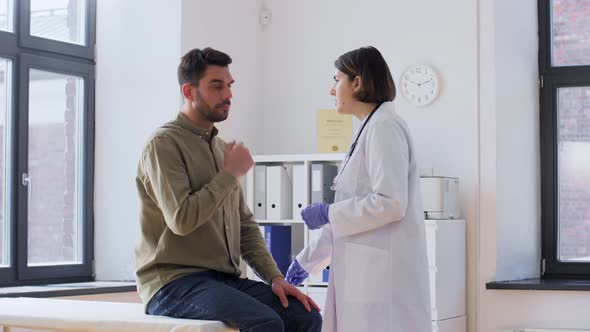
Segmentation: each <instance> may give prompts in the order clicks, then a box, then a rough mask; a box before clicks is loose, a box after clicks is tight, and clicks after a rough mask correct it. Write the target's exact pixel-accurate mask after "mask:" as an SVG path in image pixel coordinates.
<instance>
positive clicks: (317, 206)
mask: <svg viewBox="0 0 590 332" xmlns="http://www.w3.org/2000/svg"><path fill="white" fill-rule="evenodd" d="M329 209H330V204H326V203H313V204H311V205H310V206H308V207H306V208H305V209H303V211H301V218H303V221H304V222H305V224H306V225H307V227H308V228H309V229H318V228H321V227H322V226H324V225H325V224H327V223H329V222H330V220H329V219H328V210H329Z"/></svg>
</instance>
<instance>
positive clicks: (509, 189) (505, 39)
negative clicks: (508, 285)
mask: <svg viewBox="0 0 590 332" xmlns="http://www.w3.org/2000/svg"><path fill="white" fill-rule="evenodd" d="M494 3H495V5H496V6H495V13H496V14H495V16H496V24H495V43H494V45H495V62H496V65H495V68H496V79H495V84H496V88H495V100H496V105H495V107H496V126H497V127H496V142H497V145H496V153H497V158H498V160H497V188H496V190H497V197H498V199H497V204H498V206H497V211H498V214H497V236H498V238H497V245H498V247H497V254H498V258H497V270H496V280H515V279H523V278H534V277H538V276H539V266H540V265H539V262H540V257H541V250H540V249H541V242H540V238H541V227H540V226H541V212H540V201H541V186H540V179H541V174H540V147H539V140H540V138H539V137H540V134H539V85H538V77H539V71H538V54H537V49H538V45H539V44H538V38H537V10H536V9H537V2H536V1H534V0H525V1H517V2H514V1H510V0H496V1H494ZM502 22H510V24H502Z"/></svg>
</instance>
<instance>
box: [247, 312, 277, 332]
mask: <svg viewBox="0 0 590 332" xmlns="http://www.w3.org/2000/svg"><path fill="white" fill-rule="evenodd" d="M248 325H250V324H248ZM241 330H242V331H248V332H258V331H260V332H267V331H273V332H274V331H277V332H282V331H284V330H285V327H284V323H283V320H282V319H281V317H280V316H279V315H278V314H277V313H276V312H274V311H271V310H269V311H268V312H265V313H263V314H259V315H257V317H256V319H254V320H253V324H251V325H250V326H244V328H243V329H241Z"/></svg>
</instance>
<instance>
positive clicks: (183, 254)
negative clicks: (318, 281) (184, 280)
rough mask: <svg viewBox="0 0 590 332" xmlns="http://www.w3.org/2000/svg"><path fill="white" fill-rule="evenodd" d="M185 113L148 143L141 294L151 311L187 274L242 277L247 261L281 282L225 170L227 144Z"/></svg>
mask: <svg viewBox="0 0 590 332" xmlns="http://www.w3.org/2000/svg"><path fill="white" fill-rule="evenodd" d="M216 135H217V129H216V128H213V132H211V133H210V132H207V131H206V130H205V129H202V128H199V127H197V126H196V124H194V123H193V122H192V121H191V120H190V119H189V118H188V117H186V116H185V115H184V114H182V113H180V114H179V115H178V117H177V119H176V120H174V121H171V122H169V123H167V124H165V125H164V126H162V127H160V128H158V129H157V130H156V131H155V133H154V134H153V135H152V136H151V138H150V139H149V140H148V142H147V144H146V146H145V148H144V150H143V153H142V156H141V160H140V162H139V166H138V170H137V178H136V183H137V191H138V193H139V198H140V209H141V210H140V224H141V225H140V228H141V234H140V239H139V243H138V245H137V247H136V250H135V260H136V268H137V270H136V276H137V290H138V292H139V295H140V297H141V299H142V301H143V303H144V304H146V305H147V303H148V302H149V300H150V299H151V298H152V296H153V295H154V294H155V293H156V292H157V291H158V290H159V289H160V288H161V287H162V286H164V285H166V284H167V283H169V282H171V281H173V280H175V279H178V278H180V277H182V276H184V275H186V274H188V273H192V272H198V271H219V272H224V273H230V274H233V275H236V276H239V275H240V274H241V271H240V267H239V265H240V257H242V258H243V259H244V261H245V262H246V263H247V264H248V265H250V266H251V267H252V269H253V270H254V271H255V272H256V274H257V275H258V276H259V277H260V278H261V279H262V280H265V281H266V282H268V283H270V280H271V279H272V278H274V277H277V276H282V274H281V272H280V271H279V269H278V268H277V265H276V263H275V261H274V260H273V259H272V256H271V255H270V253H269V252H268V249H267V247H266V244H265V242H264V239H263V237H262V234H261V233H260V230H259V228H258V224H257V223H256V221H255V220H254V218H253V215H252V212H251V211H250V209H249V208H248V207H247V205H246V202H245V200H244V195H243V192H242V189H241V187H240V185H239V183H238V180H237V179H236V178H235V177H234V176H233V175H231V174H230V173H228V172H226V171H224V170H223V156H224V153H223V152H224V150H225V145H226V143H225V142H224V141H223V140H222V139H221V138H219V137H217V136H216Z"/></svg>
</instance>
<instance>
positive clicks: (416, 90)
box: [399, 65, 439, 106]
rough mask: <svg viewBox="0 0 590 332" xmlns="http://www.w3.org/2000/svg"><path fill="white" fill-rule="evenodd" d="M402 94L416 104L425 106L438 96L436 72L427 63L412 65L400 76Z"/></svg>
mask: <svg viewBox="0 0 590 332" xmlns="http://www.w3.org/2000/svg"><path fill="white" fill-rule="evenodd" d="M399 85H400V88H401V90H402V95H403V96H404V97H405V98H406V99H407V100H408V101H409V102H410V103H412V104H414V105H416V106H425V105H428V104H430V103H432V102H433V101H434V99H436V97H437V96H438V92H439V84H438V74H437V73H436V71H435V70H434V69H433V68H432V67H430V66H427V65H412V66H409V67H408V68H407V69H406V70H404V72H403V74H402V76H401V78H400V83H399Z"/></svg>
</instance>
